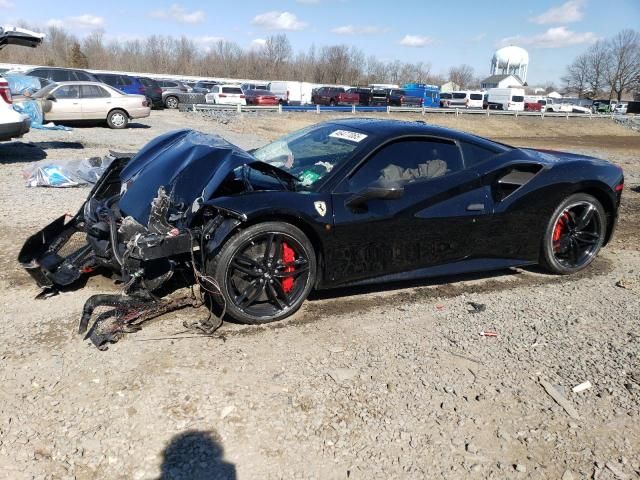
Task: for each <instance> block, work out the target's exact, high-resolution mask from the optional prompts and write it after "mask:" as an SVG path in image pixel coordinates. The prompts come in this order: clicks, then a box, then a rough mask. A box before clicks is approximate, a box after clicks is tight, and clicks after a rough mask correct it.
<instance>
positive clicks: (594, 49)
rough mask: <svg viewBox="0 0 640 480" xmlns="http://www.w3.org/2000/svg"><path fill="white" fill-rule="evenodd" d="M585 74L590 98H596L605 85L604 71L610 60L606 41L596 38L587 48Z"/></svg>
mask: <svg viewBox="0 0 640 480" xmlns="http://www.w3.org/2000/svg"><path fill="white" fill-rule="evenodd" d="M586 55H587V75H586V83H587V85H588V88H589V92H588V93H589V95H590V96H591V98H594V99H595V98H598V96H599V95H600V92H601V91H602V90H603V89H604V88H605V87H606V84H607V78H606V72H607V68H608V66H609V63H610V61H611V55H610V53H609V49H608V48H607V43H606V42H605V41H603V40H598V41H597V42H596V43H594V44H593V45H592V46H591V48H589V50H587V54H586Z"/></svg>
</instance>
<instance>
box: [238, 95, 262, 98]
mask: <svg viewBox="0 0 640 480" xmlns="http://www.w3.org/2000/svg"><path fill="white" fill-rule="evenodd" d="M240 98H245V97H244V95H240ZM260 98H262V97H260Z"/></svg>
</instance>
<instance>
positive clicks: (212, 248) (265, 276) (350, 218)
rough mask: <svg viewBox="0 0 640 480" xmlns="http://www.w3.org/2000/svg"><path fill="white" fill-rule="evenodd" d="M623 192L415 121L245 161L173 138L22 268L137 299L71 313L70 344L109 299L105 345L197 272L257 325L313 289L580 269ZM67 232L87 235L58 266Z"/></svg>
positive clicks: (49, 282)
mask: <svg viewBox="0 0 640 480" xmlns="http://www.w3.org/2000/svg"><path fill="white" fill-rule="evenodd" d="M576 172H579V175H577V174H576ZM623 186H624V176H623V172H622V169H621V168H620V167H619V166H617V165H614V164H612V163H609V162H607V161H605V160H600V159H596V158H593V157H587V156H584V155H576V154H573V153H563V152H558V151H554V152H551V151H548V150H544V151H538V150H536V149H532V148H518V147H511V146H508V145H504V144H502V143H497V142H493V141H491V140H489V139H485V138H481V137H478V136H477V135H470V134H467V133H464V132H460V131H456V130H451V129H447V128H443V127H439V126H433V125H428V124H424V123H419V122H406V121H404V122H402V121H394V120H382V119H379V120H376V119H357V118H356V119H342V120H333V121H329V122H323V123H320V124H317V125H313V126H308V127H305V128H304V129H302V130H300V131H297V132H293V133H290V134H288V135H287V136H285V137H283V138H281V139H278V140H276V141H275V142H274V143H271V144H268V145H265V146H263V147H261V148H258V149H257V150H254V151H252V152H251V153H249V152H246V151H244V150H242V149H240V148H239V147H237V146H234V145H232V144H230V143H228V142H227V141H225V140H224V139H222V138H221V137H219V136H215V135H206V134H204V133H201V132H194V131H192V130H188V129H183V130H178V131H174V132H169V133H165V134H163V135H161V136H159V137H158V138H156V139H154V140H152V141H151V142H150V143H149V144H147V145H146V146H145V147H143V148H142V149H141V150H140V151H139V152H138V153H137V154H136V155H135V157H134V158H133V159H129V158H127V157H123V158H120V159H118V160H114V162H113V163H112V164H111V166H110V167H109V168H108V169H107V171H106V172H105V174H104V175H103V177H102V179H101V180H99V181H98V183H97V184H96V187H95V188H94V189H93V190H92V191H91V192H90V194H89V196H88V198H87V200H86V202H85V204H84V205H82V206H81V207H80V209H79V210H78V212H77V214H76V215H75V216H74V217H72V218H68V217H65V216H61V217H59V218H58V220H55V221H54V222H53V223H51V224H50V225H48V226H46V227H45V228H44V229H43V230H42V231H40V232H37V233H35V234H34V235H32V236H31V237H30V238H29V239H27V241H26V242H25V244H24V246H23V248H22V250H21V252H20V254H19V257H18V259H19V261H20V263H21V264H22V265H23V266H24V267H25V268H26V270H27V271H28V272H29V274H30V275H31V276H32V277H33V278H34V280H35V281H36V282H37V283H38V285H40V286H43V287H45V286H46V287H49V288H56V287H57V288H60V287H66V288H69V287H71V286H74V285H75V286H81V285H82V284H83V282H82V280H83V277H84V276H85V275H86V272H95V271H99V270H100V269H104V270H106V271H112V272H115V273H116V274H118V275H119V276H121V278H123V279H128V280H129V281H128V282H127V284H126V287H125V288H128V289H129V292H134V293H135V296H130V297H127V296H123V295H121V294H120V293H118V294H115V295H106V296H105V295H100V296H98V298H96V297H93V298H92V299H89V300H88V301H87V303H86V304H85V308H84V309H83V316H82V319H81V322H80V332H81V333H84V332H86V331H87V328H88V327H90V325H89V321H90V319H91V316H92V312H93V311H94V309H96V308H98V307H99V306H100V305H104V304H107V305H109V304H110V305H111V307H112V308H113V307H114V303H113V302H116V303H115V306H117V307H118V310H116V315H114V316H115V317H116V318H114V319H111V318H109V317H107V319H106V320H105V318H104V317H105V315H99V312H104V310H97V311H96V314H97V316H98V320H96V322H98V323H97V324H96V325H97V326H98V327H99V328H89V329H88V331H89V334H88V338H90V339H91V340H92V341H94V343H96V345H99V346H102V345H104V342H112V341H116V340H117V339H118V337H119V336H121V335H122V334H124V333H125V332H126V331H132V330H133V329H132V328H131V327H134V326H136V325H137V323H133V324H132V325H129V324H128V323H127V318H129V319H130V320H129V321H132V322H137V320H138V319H139V318H140V311H141V310H143V311H144V310H146V309H151V311H152V312H153V311H158V309H160V311H162V308H163V305H164V304H163V303H160V304H159V303H157V302H156V301H153V298H154V294H155V295H160V294H161V293H160V292H161V291H163V286H166V282H167V281H168V280H169V279H172V278H176V277H180V278H185V279H186V278H187V277H188V278H189V279H190V281H197V280H198V277H199V276H200V275H202V276H203V280H204V279H205V277H204V276H206V278H208V279H210V283H208V284H209V285H216V289H215V290H213V288H212V290H213V291H212V292H211V295H209V296H208V297H207V300H208V301H207V304H211V306H212V308H213V310H214V311H225V312H226V314H227V315H229V317H231V318H233V319H235V320H236V321H238V322H242V323H247V324H265V323H268V322H273V321H277V320H281V319H284V318H286V317H289V316H290V315H292V314H293V313H295V312H296V311H297V310H298V309H299V308H300V307H301V305H302V304H303V302H304V301H305V299H306V298H307V296H308V295H309V294H310V293H311V291H312V290H313V289H329V288H336V287H344V286H347V285H348V286H354V285H368V284H371V283H383V282H389V281H394V280H399V279H402V280H410V279H417V278H424V277H431V276H438V275H447V274H460V273H465V272H479V271H490V270H499V269H504V268H508V267H514V266H523V265H535V264H541V265H542V266H544V267H545V268H546V269H548V270H549V271H550V272H552V273H555V274H572V273H576V272H579V271H581V270H583V269H585V268H586V267H587V266H589V265H590V264H591V262H592V261H593V260H594V259H595V258H596V256H597V254H598V253H599V252H600V250H601V248H602V247H603V246H605V245H606V244H607V243H608V242H609V241H610V240H611V238H612V235H613V232H614V226H615V223H616V219H617V216H618V206H619V205H620V199H621V195H622V190H623ZM114 192H115V193H118V192H120V195H116V196H114ZM126 219H128V220H126ZM125 223H126V227H127V228H125ZM495 225H499V227H500V228H498V229H496V228H495ZM76 233H80V235H81V236H84V238H86V241H85V242H84V243H82V244H80V245H79V246H77V247H76V248H79V249H80V250H78V251H77V252H76V253H72V254H70V255H69V253H68V252H70V251H73V250H72V249H71V248H69V247H70V245H69V244H67V245H66V246H65V243H67V241H68V240H69V239H70V238H78V236H77V235H75V234H76ZM53 246H55V247H53ZM195 248H197V250H196V251H195V253H194V250H195ZM63 251H64V252H67V253H65V254H62V253H61V252H63ZM78 252H80V254H79V253H78ZM63 255H68V256H63ZM180 271H185V272H193V271H195V272H196V273H197V274H200V275H184V276H181V275H177V272H180ZM173 273H176V274H175V275H172V274H173ZM164 291H171V290H170V289H165V290H164ZM145 299H149V300H147V301H148V302H149V303H146V302H145ZM186 301H187V302H191V299H189V298H187V300H186ZM209 302H211V303H209ZM188 305H190V303H188ZM153 309H155V310H153ZM117 315H120V316H119V317H118V316H117Z"/></svg>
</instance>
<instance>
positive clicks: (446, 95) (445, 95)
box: [440, 93, 451, 99]
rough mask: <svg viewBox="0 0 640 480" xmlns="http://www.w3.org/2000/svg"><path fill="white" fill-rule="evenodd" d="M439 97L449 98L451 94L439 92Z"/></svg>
mask: <svg viewBox="0 0 640 480" xmlns="http://www.w3.org/2000/svg"><path fill="white" fill-rule="evenodd" d="M440 98H444V99H449V98H451V94H450V93H441V94H440Z"/></svg>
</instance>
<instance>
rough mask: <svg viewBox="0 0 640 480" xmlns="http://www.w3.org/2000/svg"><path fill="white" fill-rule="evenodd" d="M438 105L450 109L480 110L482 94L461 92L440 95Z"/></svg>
mask: <svg viewBox="0 0 640 480" xmlns="http://www.w3.org/2000/svg"><path fill="white" fill-rule="evenodd" d="M440 105H441V106H442V107H452V108H482V92H481V91H479V90H478V91H476V90H463V91H457V92H451V93H441V94H440Z"/></svg>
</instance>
